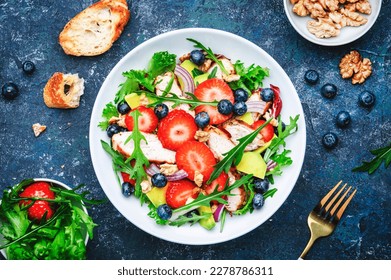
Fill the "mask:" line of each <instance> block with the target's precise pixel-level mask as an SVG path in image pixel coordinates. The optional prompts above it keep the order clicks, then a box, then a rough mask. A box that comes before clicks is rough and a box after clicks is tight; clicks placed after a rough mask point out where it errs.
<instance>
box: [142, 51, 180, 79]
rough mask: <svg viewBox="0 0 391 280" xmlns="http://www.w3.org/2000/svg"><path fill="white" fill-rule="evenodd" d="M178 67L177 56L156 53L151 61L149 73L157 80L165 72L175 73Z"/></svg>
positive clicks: (163, 52)
mask: <svg viewBox="0 0 391 280" xmlns="http://www.w3.org/2000/svg"><path fill="white" fill-rule="evenodd" d="M175 66H176V55H175V54H171V53H169V52H167V51H162V52H157V53H154V54H153V56H152V59H151V60H150V61H149V64H148V68H147V72H148V75H149V77H151V78H155V77H157V76H158V75H160V74H163V73H165V72H169V71H174V69H175Z"/></svg>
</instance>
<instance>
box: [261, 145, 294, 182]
mask: <svg viewBox="0 0 391 280" xmlns="http://www.w3.org/2000/svg"><path fill="white" fill-rule="evenodd" d="M290 152H291V151H290V150H283V151H282V153H280V154H278V153H275V154H274V155H272V156H271V157H270V159H271V160H272V161H274V162H275V163H276V164H277V165H276V166H275V167H274V168H272V169H271V170H269V171H267V172H266V176H269V175H281V174H282V170H281V169H282V167H284V166H289V165H291V164H292V163H293V161H292V159H291V158H290V157H289V156H288V154H289V153H290Z"/></svg>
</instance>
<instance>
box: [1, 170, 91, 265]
mask: <svg viewBox="0 0 391 280" xmlns="http://www.w3.org/2000/svg"><path fill="white" fill-rule="evenodd" d="M34 181H35V182H48V183H50V184H52V185H57V186H59V187H62V188H64V189H68V190H71V189H72V188H71V187H69V186H67V185H65V184H63V183H61V182H59V181H57V180H53V179H47V178H34ZM0 203H1V200H0ZM76 206H78V207H80V208H81V209H83V211H84V212H86V214H87V215H88V212H87V208H85V207H84V205H82V204H78V203H77V204H76ZM83 236H85V237H84V240H85V241H84V243H85V244H86V246H87V243H88V240H89V237H88V234H87V229H86V228H84V229H83ZM0 252H1V254H2V255H3V256H4V258H7V254H6V249H3V250H0Z"/></svg>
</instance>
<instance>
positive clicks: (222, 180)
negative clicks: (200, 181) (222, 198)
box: [204, 172, 228, 194]
mask: <svg viewBox="0 0 391 280" xmlns="http://www.w3.org/2000/svg"><path fill="white" fill-rule="evenodd" d="M227 181H228V175H227V173H225V172H221V173H220V175H219V177H217V178H216V179H214V180H213V181H212V182H211V183H210V184H209V185H206V186H205V187H204V190H205V193H206V194H211V193H213V192H214V191H215V189H216V187H217V186H218V188H217V190H218V191H219V192H221V191H223V190H224V188H225V185H226V183H227Z"/></svg>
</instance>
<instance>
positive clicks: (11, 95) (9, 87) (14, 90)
mask: <svg viewBox="0 0 391 280" xmlns="http://www.w3.org/2000/svg"><path fill="white" fill-rule="evenodd" d="M1 94H2V95H3V97H4V98H5V99H9V100H11V99H15V98H16V97H17V96H18V95H19V88H18V86H17V85H15V84H14V83H11V82H10V83H5V84H4V85H3V87H2V88H1Z"/></svg>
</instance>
